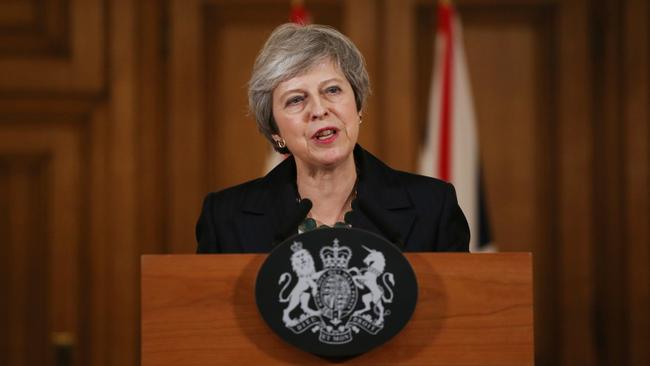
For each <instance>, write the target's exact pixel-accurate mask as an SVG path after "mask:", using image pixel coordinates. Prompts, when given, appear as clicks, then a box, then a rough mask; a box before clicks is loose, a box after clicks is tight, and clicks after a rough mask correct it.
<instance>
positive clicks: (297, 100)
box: [287, 95, 304, 106]
mask: <svg viewBox="0 0 650 366" xmlns="http://www.w3.org/2000/svg"><path fill="white" fill-rule="evenodd" d="M303 99H304V98H303V97H302V96H301V95H297V96H295V97H291V98H289V99H288V100H287V106H292V105H296V104H298V103H300V102H302V101H303Z"/></svg>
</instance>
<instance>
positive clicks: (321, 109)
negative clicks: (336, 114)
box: [311, 98, 328, 121]
mask: <svg viewBox="0 0 650 366" xmlns="http://www.w3.org/2000/svg"><path fill="white" fill-rule="evenodd" d="M312 101H313V103H312V106H311V120H312V121H316V120H321V119H323V118H325V117H326V116H327V114H328V112H327V105H326V104H325V101H324V100H322V99H321V98H313V99H312Z"/></svg>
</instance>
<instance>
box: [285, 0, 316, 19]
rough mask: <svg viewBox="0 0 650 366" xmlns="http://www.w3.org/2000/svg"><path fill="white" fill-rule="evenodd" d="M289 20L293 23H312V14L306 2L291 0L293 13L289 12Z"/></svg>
mask: <svg viewBox="0 0 650 366" xmlns="http://www.w3.org/2000/svg"><path fill="white" fill-rule="evenodd" d="M289 20H290V21H291V22H292V23H296V24H300V25H307V24H310V23H311V16H310V14H309V12H308V11H307V8H306V7H305V3H304V1H302V0H292V1H291V14H289Z"/></svg>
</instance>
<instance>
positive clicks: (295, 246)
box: [291, 241, 302, 253]
mask: <svg viewBox="0 0 650 366" xmlns="http://www.w3.org/2000/svg"><path fill="white" fill-rule="evenodd" d="M301 249H302V243H301V242H299V241H294V242H293V244H291V251H292V252H294V253H295V252H297V251H299V250H301Z"/></svg>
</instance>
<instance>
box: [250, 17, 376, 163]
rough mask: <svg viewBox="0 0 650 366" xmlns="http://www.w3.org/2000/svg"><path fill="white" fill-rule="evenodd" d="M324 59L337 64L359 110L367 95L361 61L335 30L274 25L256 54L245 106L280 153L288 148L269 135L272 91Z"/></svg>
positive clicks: (272, 123) (272, 129) (273, 124)
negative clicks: (281, 145) (278, 143)
mask: <svg viewBox="0 0 650 366" xmlns="http://www.w3.org/2000/svg"><path fill="white" fill-rule="evenodd" d="M324 59H330V60H332V61H333V62H334V63H335V64H336V65H338V66H339V68H340V69H341V71H342V72H343V74H344V75H345V77H346V79H347V80H348V82H349V83H350V85H351V86H352V90H353V91H354V99H355V102H356V106H357V111H359V112H361V110H362V109H363V105H364V103H365V101H366V97H367V96H368V94H370V80H369V78H368V72H367V71H366V66H365V61H364V59H363V55H361V52H359V50H358V49H357V47H356V46H355V45H354V43H352V41H351V40H350V39H349V38H348V37H346V36H345V35H343V34H341V32H339V31H337V30H336V29H334V28H332V27H329V26H325V25H318V24H309V25H298V24H293V23H287V24H283V25H281V26H279V27H277V28H275V30H274V31H273V32H272V33H271V35H270V36H269V39H268V40H267V41H266V43H265V44H264V47H262V50H261V51H260V53H259V54H258V55H257V59H256V60H255V65H254V66H253V73H252V75H251V79H250V81H249V82H248V107H249V111H250V113H251V114H252V115H253V116H254V117H255V121H256V122H257V128H258V129H259V130H260V132H261V133H262V134H263V135H264V137H266V139H267V140H269V142H271V145H273V148H274V149H275V150H276V151H278V152H280V153H285V154H286V153H289V150H288V149H287V148H286V147H285V148H279V147H278V146H277V145H276V144H275V143H274V141H273V137H272V135H274V134H277V133H278V126H277V124H276V122H275V119H274V118H273V90H274V89H275V88H276V87H277V86H278V84H280V83H281V82H283V81H285V80H289V79H291V78H293V77H295V76H298V75H300V74H302V73H304V72H306V71H307V70H309V69H310V68H311V67H313V66H314V65H316V64H317V63H319V62H321V61H322V60H324Z"/></svg>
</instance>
